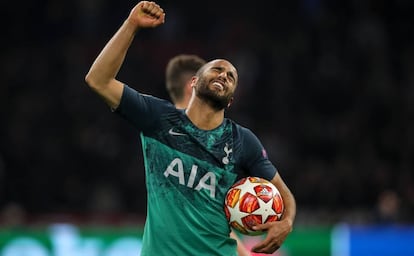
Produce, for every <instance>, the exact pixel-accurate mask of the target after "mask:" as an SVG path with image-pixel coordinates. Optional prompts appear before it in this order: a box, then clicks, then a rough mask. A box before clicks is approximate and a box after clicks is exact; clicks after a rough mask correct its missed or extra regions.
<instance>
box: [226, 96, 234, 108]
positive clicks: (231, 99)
mask: <svg viewBox="0 0 414 256" xmlns="http://www.w3.org/2000/svg"><path fill="white" fill-rule="evenodd" d="M233 100H234V98H233V97H231V98H230V100H229V103H228V104H227V108H229V107H230V106H231V104H233Z"/></svg>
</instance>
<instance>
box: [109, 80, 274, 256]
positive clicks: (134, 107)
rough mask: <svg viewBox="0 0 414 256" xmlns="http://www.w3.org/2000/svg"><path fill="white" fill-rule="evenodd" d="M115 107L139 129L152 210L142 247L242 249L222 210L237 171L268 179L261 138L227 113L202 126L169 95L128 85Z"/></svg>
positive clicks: (157, 251)
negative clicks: (164, 96) (159, 95)
mask: <svg viewBox="0 0 414 256" xmlns="http://www.w3.org/2000/svg"><path fill="white" fill-rule="evenodd" d="M117 112H118V113H119V114H120V115H121V116H122V117H123V118H125V119H126V120H128V121H129V122H130V123H131V124H132V125H133V126H134V127H136V128H137V129H138V131H140V133H141V140H142V147H143V154H144V164H145V172H146V186H147V196H148V197H147V202H148V205H147V216H146V222H145V228H144V235H143V248H142V251H141V255H143V256H146V255H226V256H229V255H237V253H236V241H235V240H234V239H232V238H230V237H229V233H230V227H229V225H228V223H227V221H226V217H225V213H224V210H223V205H224V199H225V195H226V192H227V191H228V189H229V188H230V186H231V185H232V184H233V183H234V182H235V181H237V179H239V178H241V177H244V176H258V177H262V178H265V179H268V180H271V179H272V178H273V177H274V175H275V174H276V171H277V170H276V168H275V167H274V165H273V164H272V163H271V162H270V161H269V159H268V158H267V155H266V152H265V150H264V148H263V146H262V144H261V143H260V141H259V140H258V138H257V137H256V136H255V135H254V134H253V133H252V132H251V131H250V130H249V129H247V128H244V127H242V126H240V125H238V124H236V123H235V122H233V121H232V120H230V119H228V118H225V119H224V121H223V123H222V124H221V125H220V126H219V127H217V128H215V129H213V130H208V131H206V130H201V129H198V128H197V127H196V126H195V125H193V124H192V122H191V121H190V120H189V119H188V117H187V116H186V114H185V112H184V111H183V110H178V109H176V108H175V107H174V105H172V104H171V103H170V102H168V101H166V100H162V99H159V98H156V97H153V96H149V95H145V94H141V93H138V92H137V91H136V90H134V89H132V88H130V87H128V86H127V85H125V86H124V90H123V94H122V99H121V103H120V105H119V107H118V109H117Z"/></svg>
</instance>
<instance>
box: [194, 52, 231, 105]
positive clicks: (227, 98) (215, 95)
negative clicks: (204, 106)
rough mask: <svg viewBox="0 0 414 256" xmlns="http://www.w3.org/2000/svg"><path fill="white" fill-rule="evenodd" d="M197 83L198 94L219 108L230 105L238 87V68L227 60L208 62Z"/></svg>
mask: <svg viewBox="0 0 414 256" xmlns="http://www.w3.org/2000/svg"><path fill="white" fill-rule="evenodd" d="M200 71H201V73H200V75H199V77H198V79H197V81H196V83H195V92H196V96H197V97H199V98H200V99H202V100H204V101H206V102H207V103H208V104H210V106H212V107H213V108H215V109H217V110H221V109H224V108H226V107H229V106H230V104H231V102H232V101H233V95H234V91H235V90H236V87H237V81H238V75H237V70H236V68H235V67H234V66H233V65H232V64H231V63H230V62H228V61H226V60H214V61H211V62H209V63H207V64H206V65H205V66H204V67H202V70H200Z"/></svg>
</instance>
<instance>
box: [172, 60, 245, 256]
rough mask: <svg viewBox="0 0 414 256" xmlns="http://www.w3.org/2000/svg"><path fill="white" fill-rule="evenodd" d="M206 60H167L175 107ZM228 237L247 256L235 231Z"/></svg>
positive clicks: (184, 101)
mask: <svg viewBox="0 0 414 256" xmlns="http://www.w3.org/2000/svg"><path fill="white" fill-rule="evenodd" d="M204 64H206V61H205V60H204V59H202V58H201V57H199V56H197V55H194V54H179V55H177V56H174V57H173V58H171V59H170V60H169V61H168V64H167V68H166V70H165V79H166V80H165V81H166V84H165V85H166V89H167V91H168V94H169V95H170V98H171V100H172V102H173V103H174V105H175V107H176V108H178V109H185V108H187V106H188V103H189V102H190V99H191V96H192V94H193V88H192V87H191V78H192V77H193V76H195V74H196V72H197V71H198V70H199V69H200V68H201V67H202V66H203V65H204ZM230 237H232V238H234V239H235V240H236V241H237V253H238V255H239V256H249V255H250V252H249V250H247V248H246V247H244V245H243V243H242V241H241V240H240V239H239V237H238V236H237V234H236V233H235V232H233V231H232V232H230Z"/></svg>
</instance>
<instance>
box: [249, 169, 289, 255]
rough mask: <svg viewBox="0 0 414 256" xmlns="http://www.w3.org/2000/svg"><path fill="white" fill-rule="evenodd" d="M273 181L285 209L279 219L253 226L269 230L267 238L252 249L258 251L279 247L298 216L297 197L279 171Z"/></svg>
mask: <svg viewBox="0 0 414 256" xmlns="http://www.w3.org/2000/svg"><path fill="white" fill-rule="evenodd" d="M271 182H272V183H273V184H274V185H275V186H276V187H277V189H278V190H279V192H280V194H281V196H282V199H283V205H284V211H283V215H282V218H281V219H280V220H279V221H274V222H268V223H265V224H261V225H257V226H255V227H253V228H254V229H256V230H267V235H266V238H265V239H264V240H263V241H261V242H260V243H258V244H256V245H255V246H254V247H253V248H252V251H253V252H257V253H273V252H275V251H276V250H277V249H279V248H280V246H282V244H283V242H284V241H285V239H286V238H287V236H288V235H289V233H290V232H291V231H292V229H293V223H294V221H295V216H296V201H295V198H294V196H293V194H292V192H291V191H290V189H289V188H288V186H287V185H286V184H285V182H284V181H283V179H282V177H281V176H280V174H279V172H277V173H276V174H275V176H274V177H273V179H272V180H271Z"/></svg>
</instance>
